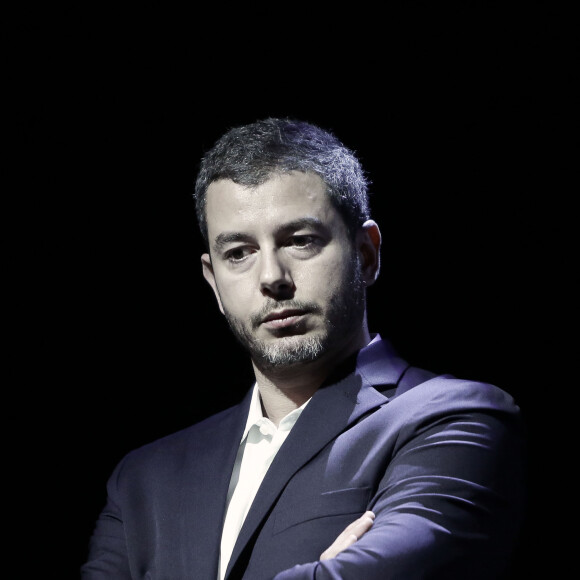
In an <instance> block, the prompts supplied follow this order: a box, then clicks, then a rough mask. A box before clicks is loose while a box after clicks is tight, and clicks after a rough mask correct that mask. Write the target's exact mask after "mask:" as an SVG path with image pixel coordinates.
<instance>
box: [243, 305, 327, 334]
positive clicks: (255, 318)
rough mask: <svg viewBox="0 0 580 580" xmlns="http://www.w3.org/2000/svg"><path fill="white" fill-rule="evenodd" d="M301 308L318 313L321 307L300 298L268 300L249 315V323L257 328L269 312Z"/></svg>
mask: <svg viewBox="0 0 580 580" xmlns="http://www.w3.org/2000/svg"><path fill="white" fill-rule="evenodd" d="M289 309H292V310H302V311H304V312H310V313H313V314H320V313H321V312H322V309H321V308H320V306H318V304H315V303H313V302H304V301H302V300H272V299H270V300H268V302H266V304H264V306H262V308H260V310H259V311H258V312H256V313H255V314H252V316H251V317H250V323H251V324H252V327H253V328H257V327H258V326H260V324H261V323H262V320H264V318H265V317H266V316H268V314H270V313H271V312H274V311H276V310H289Z"/></svg>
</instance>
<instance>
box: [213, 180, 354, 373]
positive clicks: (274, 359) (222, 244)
mask: <svg viewBox="0 0 580 580" xmlns="http://www.w3.org/2000/svg"><path fill="white" fill-rule="evenodd" d="M206 211H207V223H208V234H209V240H210V255H211V263H210V260H209V256H208V255H207V254H204V256H202V263H203V267H204V275H205V277H206V279H207V280H208V282H209V283H210V284H211V286H212V288H213V289H214V292H215V294H216V297H217V300H218V303H219V306H220V309H221V311H222V312H223V313H224V315H225V316H226V319H227V321H228V323H229V325H230V327H231V329H232V331H233V332H234V334H235V335H236V337H237V338H238V339H239V340H240V342H241V343H242V344H243V345H244V346H245V347H246V348H247V349H248V350H249V351H250V353H251V355H252V358H253V360H254V362H255V363H257V364H259V365H260V366H262V367H265V368H272V367H282V366H288V365H293V364H297V363H304V362H309V361H313V360H316V359H317V358H319V357H320V356H321V355H322V354H323V353H332V352H340V351H343V350H345V349H346V350H348V349H349V342H350V341H356V340H359V339H360V332H361V327H362V322H363V316H364V308H365V299H364V283H363V281H362V276H361V270H360V260H359V255H358V253H357V252H356V251H355V247H354V245H353V243H352V241H351V240H350V238H349V234H348V230H347V227H346V225H345V223H344V221H343V220H342V217H341V216H340V214H339V213H338V211H337V210H336V209H335V208H334V206H333V205H332V204H331V202H330V199H329V197H328V195H327V194H326V191H325V185H324V182H323V181H322V180H321V179H320V177H318V176H317V175H315V174H313V173H300V172H292V173H290V174H287V175H282V176H275V177H273V178H271V179H270V180H269V181H267V182H266V183H264V184H263V185H260V186H259V187H257V188H254V189H249V188H245V187H243V186H240V185H237V184H235V183H234V182H233V181H230V180H220V181H218V182H214V183H212V184H211V185H210V187H209V189H208V194H207V208H206Z"/></svg>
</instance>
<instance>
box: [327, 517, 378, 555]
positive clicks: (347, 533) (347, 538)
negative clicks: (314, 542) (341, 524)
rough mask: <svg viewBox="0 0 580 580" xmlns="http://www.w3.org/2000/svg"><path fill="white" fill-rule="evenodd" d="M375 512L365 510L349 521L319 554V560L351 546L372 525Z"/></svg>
mask: <svg viewBox="0 0 580 580" xmlns="http://www.w3.org/2000/svg"><path fill="white" fill-rule="evenodd" d="M374 519H375V514H374V513H373V512H371V511H368V512H365V513H364V514H363V515H362V516H361V517H360V518H357V519H356V520H355V521H354V522H351V523H350V524H349V525H348V526H347V527H346V528H345V529H344V530H343V531H342V532H341V533H340V534H339V535H338V537H337V538H336V540H334V542H333V543H332V544H331V545H330V546H329V547H328V548H327V549H326V550H325V551H324V552H323V553H322V554H321V555H320V559H321V560H328V559H329V558H334V557H335V556H337V555H338V554H340V552H342V551H343V550H345V549H346V548H348V547H350V546H352V545H353V544H354V543H355V542H357V541H358V540H359V539H360V538H361V537H362V536H363V535H364V534H366V533H367V532H368V531H369V530H370V529H371V527H372V525H373V522H374Z"/></svg>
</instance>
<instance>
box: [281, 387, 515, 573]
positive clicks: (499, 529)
mask: <svg viewBox="0 0 580 580" xmlns="http://www.w3.org/2000/svg"><path fill="white" fill-rule="evenodd" d="M470 388H473V389H475V390H474V394H475V395H476V396H475V397H474V399H475V400H474V401H469V399H470V397H467V399H465V400H463V401H455V402H454V401H450V400H449V398H448V396H447V395H446V394H445V393H444V392H441V393H440V395H438V396H437V395H436V396H435V398H433V399H432V400H430V401H427V403H428V404H427V408H429V409H430V410H429V411H428V412H427V413H421V414H417V413H415V412H414V411H412V409H413V408H418V407H419V406H420V405H419V400H413V397H415V398H416V397H417V396H420V393H413V394H411V395H410V397H411V400H410V401H408V402H405V401H403V399H404V398H405V397H406V396H407V395H405V397H401V401H400V403H401V404H400V405H399V407H400V408H399V412H398V413H397V414H396V415H397V417H398V420H399V421H400V425H399V427H398V430H399V433H400V435H399V437H398V441H397V445H396V447H395V449H394V452H393V456H392V457H391V458H389V459H388V460H387V461H386V465H387V466H386V469H385V471H384V475H383V477H382V480H381V481H380V483H379V485H378V487H377V491H376V493H375V495H374V497H373V499H372V501H371V502H370V504H369V506H368V507H369V509H371V510H373V511H374V512H375V515H376V517H375V522H374V524H373V526H372V528H371V529H370V530H369V531H368V532H367V533H366V534H365V535H364V536H363V537H362V538H361V539H360V540H359V541H357V542H356V543H355V544H354V545H352V546H351V547H350V548H348V549H346V550H344V551H343V552H341V553H340V554H339V555H338V556H337V557H335V558H333V559H330V560H325V561H317V562H311V563H307V564H302V565H297V566H295V567H293V568H291V569H288V570H285V571H282V572H280V573H279V574H277V575H276V576H275V580H307V579H308V580H314V579H316V580H322V579H324V580H326V579H333V580H337V579H341V580H360V578H365V580H415V579H417V580H418V579H425V578H429V579H431V580H435V579H445V580H454V579H457V580H459V579H461V580H465V579H466V578H469V579H471V580H476V579H481V580H484V579H485V580H491V579H495V578H502V577H503V576H502V574H504V573H505V570H506V568H507V566H508V564H509V561H510V557H511V554H512V553H513V551H514V547H515V544H516V542H517V538H518V534H519V528H520V524H521V521H522V517H523V511H524V504H525V487H524V481H525V478H524V473H525V448H524V445H525V443H524V441H525V438H524V428H523V424H522V420H521V417H520V415H519V409H518V408H517V407H516V406H515V405H511V404H508V403H506V402H504V401H502V400H499V403H498V401H495V403H498V404H494V401H493V398H494V397H497V396H498V393H499V397H500V399H501V397H502V395H501V393H503V391H499V390H497V391H495V390H493V389H492V390H490V391H489V392H490V393H491V397H492V400H491V401H485V393H483V397H481V392H480V389H479V388H478V387H474V386H469V385H468V386H467V391H469V389H470ZM413 391H416V389H413ZM478 399H480V402H481V404H479V403H478ZM390 404H392V405H394V406H396V405H395V401H393V402H392V403H390ZM421 406H422V407H423V408H425V407H424V405H421Z"/></svg>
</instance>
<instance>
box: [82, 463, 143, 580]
mask: <svg viewBox="0 0 580 580" xmlns="http://www.w3.org/2000/svg"><path fill="white" fill-rule="evenodd" d="M123 463H124V461H121V462H120V463H119V465H118V466H117V467H116V468H115V470H114V472H113V474H112V475H111V477H110V478H109V480H108V482H107V502H106V504H105V507H104V509H103V510H102V511H101V513H100V515H99V518H98V519H97V522H96V525H95V529H94V531H93V534H92V536H91V539H90V542H89V554H88V558H87V561H86V563H85V564H84V565H83V566H82V568H81V578H82V580H110V579H111V578H115V580H131V579H132V576H131V572H130V569H129V558H128V554H127V544H126V541H125V527H124V524H123V518H122V515H121V509H120V508H119V504H120V501H119V500H118V499H117V498H118V495H119V494H118V486H117V481H118V476H119V472H120V470H121V469H122V466H123Z"/></svg>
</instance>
